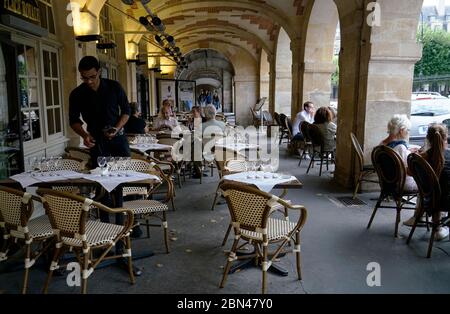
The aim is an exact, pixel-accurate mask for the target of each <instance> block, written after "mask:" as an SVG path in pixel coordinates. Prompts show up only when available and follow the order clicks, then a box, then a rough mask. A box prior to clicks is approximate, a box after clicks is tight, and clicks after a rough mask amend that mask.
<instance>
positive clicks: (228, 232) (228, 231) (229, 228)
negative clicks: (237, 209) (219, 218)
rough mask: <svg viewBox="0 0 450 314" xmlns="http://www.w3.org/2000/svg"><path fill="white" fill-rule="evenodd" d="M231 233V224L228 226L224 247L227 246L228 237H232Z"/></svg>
mask: <svg viewBox="0 0 450 314" xmlns="http://www.w3.org/2000/svg"><path fill="white" fill-rule="evenodd" d="M230 231H231V223H230V224H229V225H228V229H227V232H226V233H225V236H224V238H223V241H222V246H225V244H226V243H227V240H228V236H229V235H230Z"/></svg>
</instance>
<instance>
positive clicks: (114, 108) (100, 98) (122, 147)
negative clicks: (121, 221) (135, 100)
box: [69, 56, 131, 222]
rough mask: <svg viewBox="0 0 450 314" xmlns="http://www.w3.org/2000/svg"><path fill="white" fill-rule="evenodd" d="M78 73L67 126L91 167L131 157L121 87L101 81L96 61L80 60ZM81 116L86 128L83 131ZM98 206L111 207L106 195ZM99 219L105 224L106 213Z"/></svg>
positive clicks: (111, 81)
mask: <svg viewBox="0 0 450 314" xmlns="http://www.w3.org/2000/svg"><path fill="white" fill-rule="evenodd" d="M78 71H79V72H80V75H81V80H82V81H83V83H82V84H81V85H79V86H78V87H76V88H75V89H74V90H73V91H72V92H71V93H70V97H69V123H70V126H71V128H72V129H73V130H74V131H75V132H76V133H77V134H78V135H79V136H81V137H82V138H83V142H84V145H85V146H86V147H88V148H89V151H90V154H91V160H92V165H93V167H94V168H95V167H97V166H98V164H97V157H99V156H113V157H130V147H129V145H128V140H127V138H126V137H125V135H124V132H123V127H124V125H125V124H126V123H127V121H128V119H129V116H130V112H131V110H130V105H129V103H128V99H127V95H126V93H125V91H124V90H123V88H122V86H121V85H120V84H119V83H118V82H116V81H113V80H108V79H103V78H101V70H100V63H99V62H98V60H97V59H96V58H95V57H92V56H86V57H84V58H82V59H81V60H80V63H79V65H78ZM80 116H81V118H82V119H83V121H85V122H86V124H87V126H86V130H85V129H84V128H83V122H82V121H81V119H80ZM101 202H102V203H104V204H105V205H107V206H111V205H112V201H111V198H110V197H109V194H107V195H106V196H105V198H104V199H102V200H101ZM100 219H101V220H102V221H103V222H108V221H109V215H108V213H106V212H104V211H100Z"/></svg>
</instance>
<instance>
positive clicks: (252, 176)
mask: <svg viewBox="0 0 450 314" xmlns="http://www.w3.org/2000/svg"><path fill="white" fill-rule="evenodd" d="M223 179H224V180H230V181H236V182H241V183H245V184H253V185H255V186H256V187H257V188H258V189H260V190H261V191H264V192H270V191H271V190H272V189H273V187H274V186H275V185H277V184H281V183H287V182H291V181H294V180H297V178H296V177H294V176H291V175H284V174H279V173H273V172H264V171H248V172H240V173H235V174H230V175H226V176H224V177H223Z"/></svg>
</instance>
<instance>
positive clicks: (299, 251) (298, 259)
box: [295, 232, 302, 280]
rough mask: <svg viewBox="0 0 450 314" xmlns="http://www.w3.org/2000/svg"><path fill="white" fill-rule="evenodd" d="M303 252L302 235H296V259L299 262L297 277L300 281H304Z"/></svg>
mask: <svg viewBox="0 0 450 314" xmlns="http://www.w3.org/2000/svg"><path fill="white" fill-rule="evenodd" d="M300 254H301V250H300V233H299V232H297V233H296V234H295V257H296V262H297V277H298V280H302V263H301V256H300Z"/></svg>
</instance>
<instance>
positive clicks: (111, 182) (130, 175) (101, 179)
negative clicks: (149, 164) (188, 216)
mask: <svg viewBox="0 0 450 314" xmlns="http://www.w3.org/2000/svg"><path fill="white" fill-rule="evenodd" d="M120 173H121V176H119V175H118V173H113V175H112V176H111V175H105V176H103V175H101V174H84V175H83V179H87V180H91V181H95V182H98V183H100V184H101V185H102V186H103V187H104V188H105V190H106V191H108V192H111V191H112V190H114V189H115V188H116V187H117V186H118V185H119V184H122V183H127V182H135V181H142V180H156V181H158V182H159V181H161V179H160V178H159V177H158V176H155V175H152V174H147V173H142V172H135V171H126V175H127V176H125V175H124V174H125V172H123V171H121V172H120Z"/></svg>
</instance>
